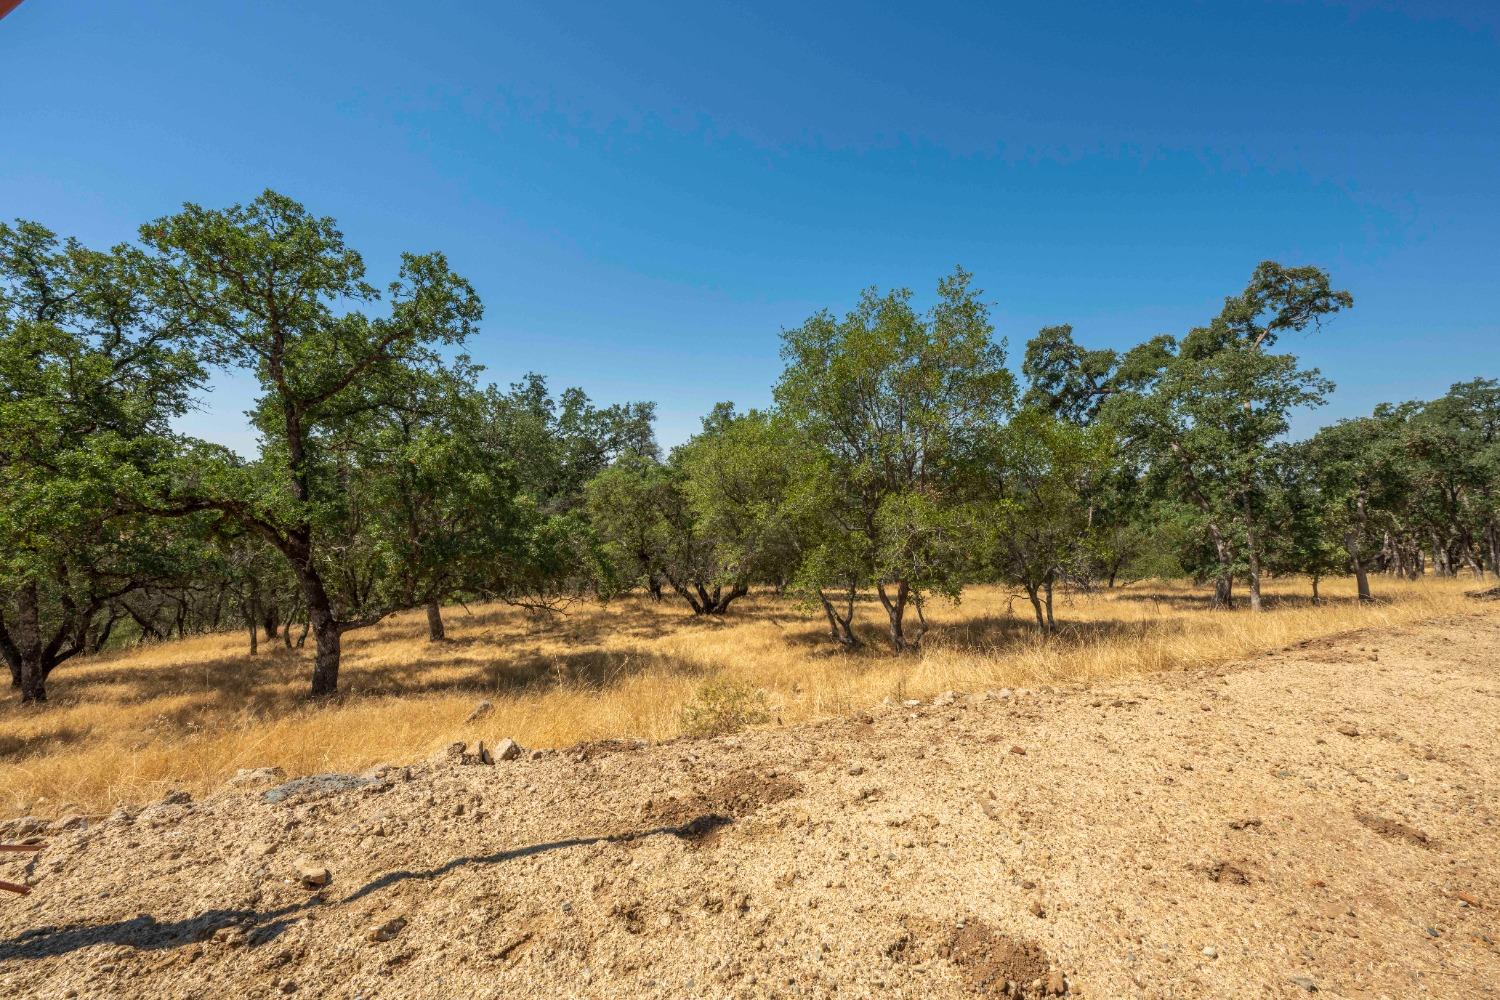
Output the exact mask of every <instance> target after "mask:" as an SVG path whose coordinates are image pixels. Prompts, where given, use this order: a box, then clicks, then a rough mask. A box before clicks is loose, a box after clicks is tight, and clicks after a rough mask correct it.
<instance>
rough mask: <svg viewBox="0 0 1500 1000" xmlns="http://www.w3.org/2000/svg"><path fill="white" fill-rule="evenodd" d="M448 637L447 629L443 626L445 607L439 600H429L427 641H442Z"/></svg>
mask: <svg viewBox="0 0 1500 1000" xmlns="http://www.w3.org/2000/svg"><path fill="white" fill-rule="evenodd" d="M446 638H448V633H447V631H446V630H445V629H444V628H443V609H442V608H441V607H440V606H439V605H438V602H437V601H428V602H427V641H428V642H442V641H443V640H444V639H446Z"/></svg>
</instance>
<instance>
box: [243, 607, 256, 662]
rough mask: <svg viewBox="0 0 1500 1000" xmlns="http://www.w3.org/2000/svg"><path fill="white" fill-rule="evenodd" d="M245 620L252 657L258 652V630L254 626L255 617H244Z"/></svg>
mask: <svg viewBox="0 0 1500 1000" xmlns="http://www.w3.org/2000/svg"><path fill="white" fill-rule="evenodd" d="M245 619H246V621H247V623H248V625H249V629H250V655H251V656H254V655H255V654H256V653H258V652H260V630H259V629H257V628H256V626H255V617H254V616H253V615H246V616H245Z"/></svg>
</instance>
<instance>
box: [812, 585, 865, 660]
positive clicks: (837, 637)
mask: <svg viewBox="0 0 1500 1000" xmlns="http://www.w3.org/2000/svg"><path fill="white" fill-rule="evenodd" d="M818 600H819V601H820V602H821V603H822V605H823V613H824V614H825V615H827V616H828V636H829V638H831V639H832V640H833V641H834V642H836V643H838V644H839V645H840V646H843V647H845V648H846V649H852V648H854V647H855V646H858V645H859V638H858V637H857V636H856V635H855V634H854V629H853V627H852V626H853V620H854V591H853V590H852V589H851V590H850V591H849V600H848V602H847V609H848V610H847V611H846V613H845V614H842V615H841V614H839V613H838V609H836V608H835V607H834V606H833V602H832V601H830V600H829V599H828V595H826V594H824V593H823V591H822V589H821V588H820V589H819V590H818Z"/></svg>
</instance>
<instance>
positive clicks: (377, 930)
mask: <svg viewBox="0 0 1500 1000" xmlns="http://www.w3.org/2000/svg"><path fill="white" fill-rule="evenodd" d="M485 704H488V702H486V703H485ZM405 927H406V918H405V917H392V918H391V919H390V920H387V921H386V922H385V923H383V924H376V925H375V926H374V927H371V928H370V931H369V933H368V934H366V935H365V937H366V938H367V939H368V940H370V941H374V942H376V943H379V942H382V941H390V940H392V939H394V938H395V937H396V935H397V934H400V933H401V931H402V930H403V929H404V928H405Z"/></svg>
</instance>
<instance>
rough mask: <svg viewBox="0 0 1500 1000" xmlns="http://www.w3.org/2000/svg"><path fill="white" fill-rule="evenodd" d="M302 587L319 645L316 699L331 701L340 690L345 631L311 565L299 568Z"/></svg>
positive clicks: (315, 662) (315, 661)
mask: <svg viewBox="0 0 1500 1000" xmlns="http://www.w3.org/2000/svg"><path fill="white" fill-rule="evenodd" d="M295 568H296V570H297V577H298V580H299V582H300V583H301V584H302V596H303V598H304V599H305V600H306V601H307V620H308V625H309V627H310V628H311V629H312V633H313V640H314V641H315V642H316V644H317V649H318V652H317V656H316V657H314V659H313V674H312V689H311V691H310V692H309V693H310V694H311V695H312V696H313V697H314V698H329V697H332V696H333V695H334V694H336V693H337V692H338V689H339V658H340V654H341V652H342V649H343V630H342V627H341V624H340V622H339V621H338V620H337V619H336V618H334V616H333V606H332V603H331V602H330V601H329V600H328V592H327V591H325V590H324V589H323V580H322V578H321V577H319V576H318V572H317V570H316V569H314V568H313V567H312V566H311V565H310V564H300V565H297V566H296V567H295Z"/></svg>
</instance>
